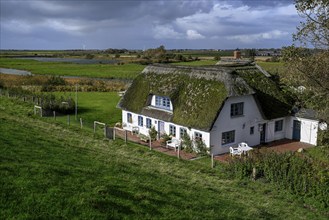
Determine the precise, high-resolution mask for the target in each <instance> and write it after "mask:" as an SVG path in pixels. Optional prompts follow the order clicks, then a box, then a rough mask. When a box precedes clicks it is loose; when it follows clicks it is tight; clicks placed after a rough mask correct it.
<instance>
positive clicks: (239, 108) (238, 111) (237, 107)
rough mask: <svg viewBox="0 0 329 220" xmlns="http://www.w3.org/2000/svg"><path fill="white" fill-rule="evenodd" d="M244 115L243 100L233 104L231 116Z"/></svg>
mask: <svg viewBox="0 0 329 220" xmlns="http://www.w3.org/2000/svg"><path fill="white" fill-rule="evenodd" d="M241 115H243V102H239V103H233V104H231V117H234V116H241Z"/></svg>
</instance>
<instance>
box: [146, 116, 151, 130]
mask: <svg viewBox="0 0 329 220" xmlns="http://www.w3.org/2000/svg"><path fill="white" fill-rule="evenodd" d="M146 127H147V128H151V127H152V121H151V119H150V118H146Z"/></svg>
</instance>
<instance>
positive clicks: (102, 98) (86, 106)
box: [45, 92, 121, 127]
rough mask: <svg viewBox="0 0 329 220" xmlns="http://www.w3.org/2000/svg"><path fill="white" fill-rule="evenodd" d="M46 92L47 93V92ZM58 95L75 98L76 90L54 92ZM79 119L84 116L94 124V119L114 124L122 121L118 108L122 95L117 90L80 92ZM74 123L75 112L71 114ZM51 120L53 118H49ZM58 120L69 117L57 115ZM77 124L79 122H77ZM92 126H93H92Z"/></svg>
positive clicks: (85, 119) (88, 121)
mask: <svg viewBox="0 0 329 220" xmlns="http://www.w3.org/2000/svg"><path fill="white" fill-rule="evenodd" d="M45 94H46V93H45ZM49 94H54V95H55V96H57V97H61V96H62V97H70V98H73V99H74V100H75V93H74V92H54V93H49ZM77 94H78V119H79V118H82V119H83V121H84V123H85V124H86V123H88V124H89V126H91V125H92V123H93V122H94V121H99V122H103V123H106V124H107V125H111V126H113V125H114V124H115V123H117V122H121V110H120V109H119V108H117V107H116V106H117V104H118V102H119V100H120V96H119V95H118V93H117V92H78V93H77ZM71 119H72V123H74V120H73V119H74V114H71ZM49 120H53V119H52V118H49ZM56 120H57V121H60V122H66V121H67V117H66V116H62V117H57V118H56ZM75 123H76V124H77V122H75ZM91 127H92V126H91Z"/></svg>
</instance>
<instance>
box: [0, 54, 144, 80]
mask: <svg viewBox="0 0 329 220" xmlns="http://www.w3.org/2000/svg"><path fill="white" fill-rule="evenodd" d="M0 67H3V68H12V69H19V70H27V71H30V72H32V73H33V74H41V75H58V76H82V77H96V78H110V79H111V78H115V79H133V78H135V76H136V75H137V74H138V73H140V72H141V71H142V70H143V69H144V67H145V66H143V65H140V64H134V63H127V64H123V65H117V64H73V63H62V62H40V61H35V60H27V59H26V60H24V59H13V58H0Z"/></svg>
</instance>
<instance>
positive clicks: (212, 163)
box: [211, 154, 214, 168]
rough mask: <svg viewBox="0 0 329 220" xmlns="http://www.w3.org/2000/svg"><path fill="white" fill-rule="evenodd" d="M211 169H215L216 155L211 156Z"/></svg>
mask: <svg viewBox="0 0 329 220" xmlns="http://www.w3.org/2000/svg"><path fill="white" fill-rule="evenodd" d="M211 168H214V154H211Z"/></svg>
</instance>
